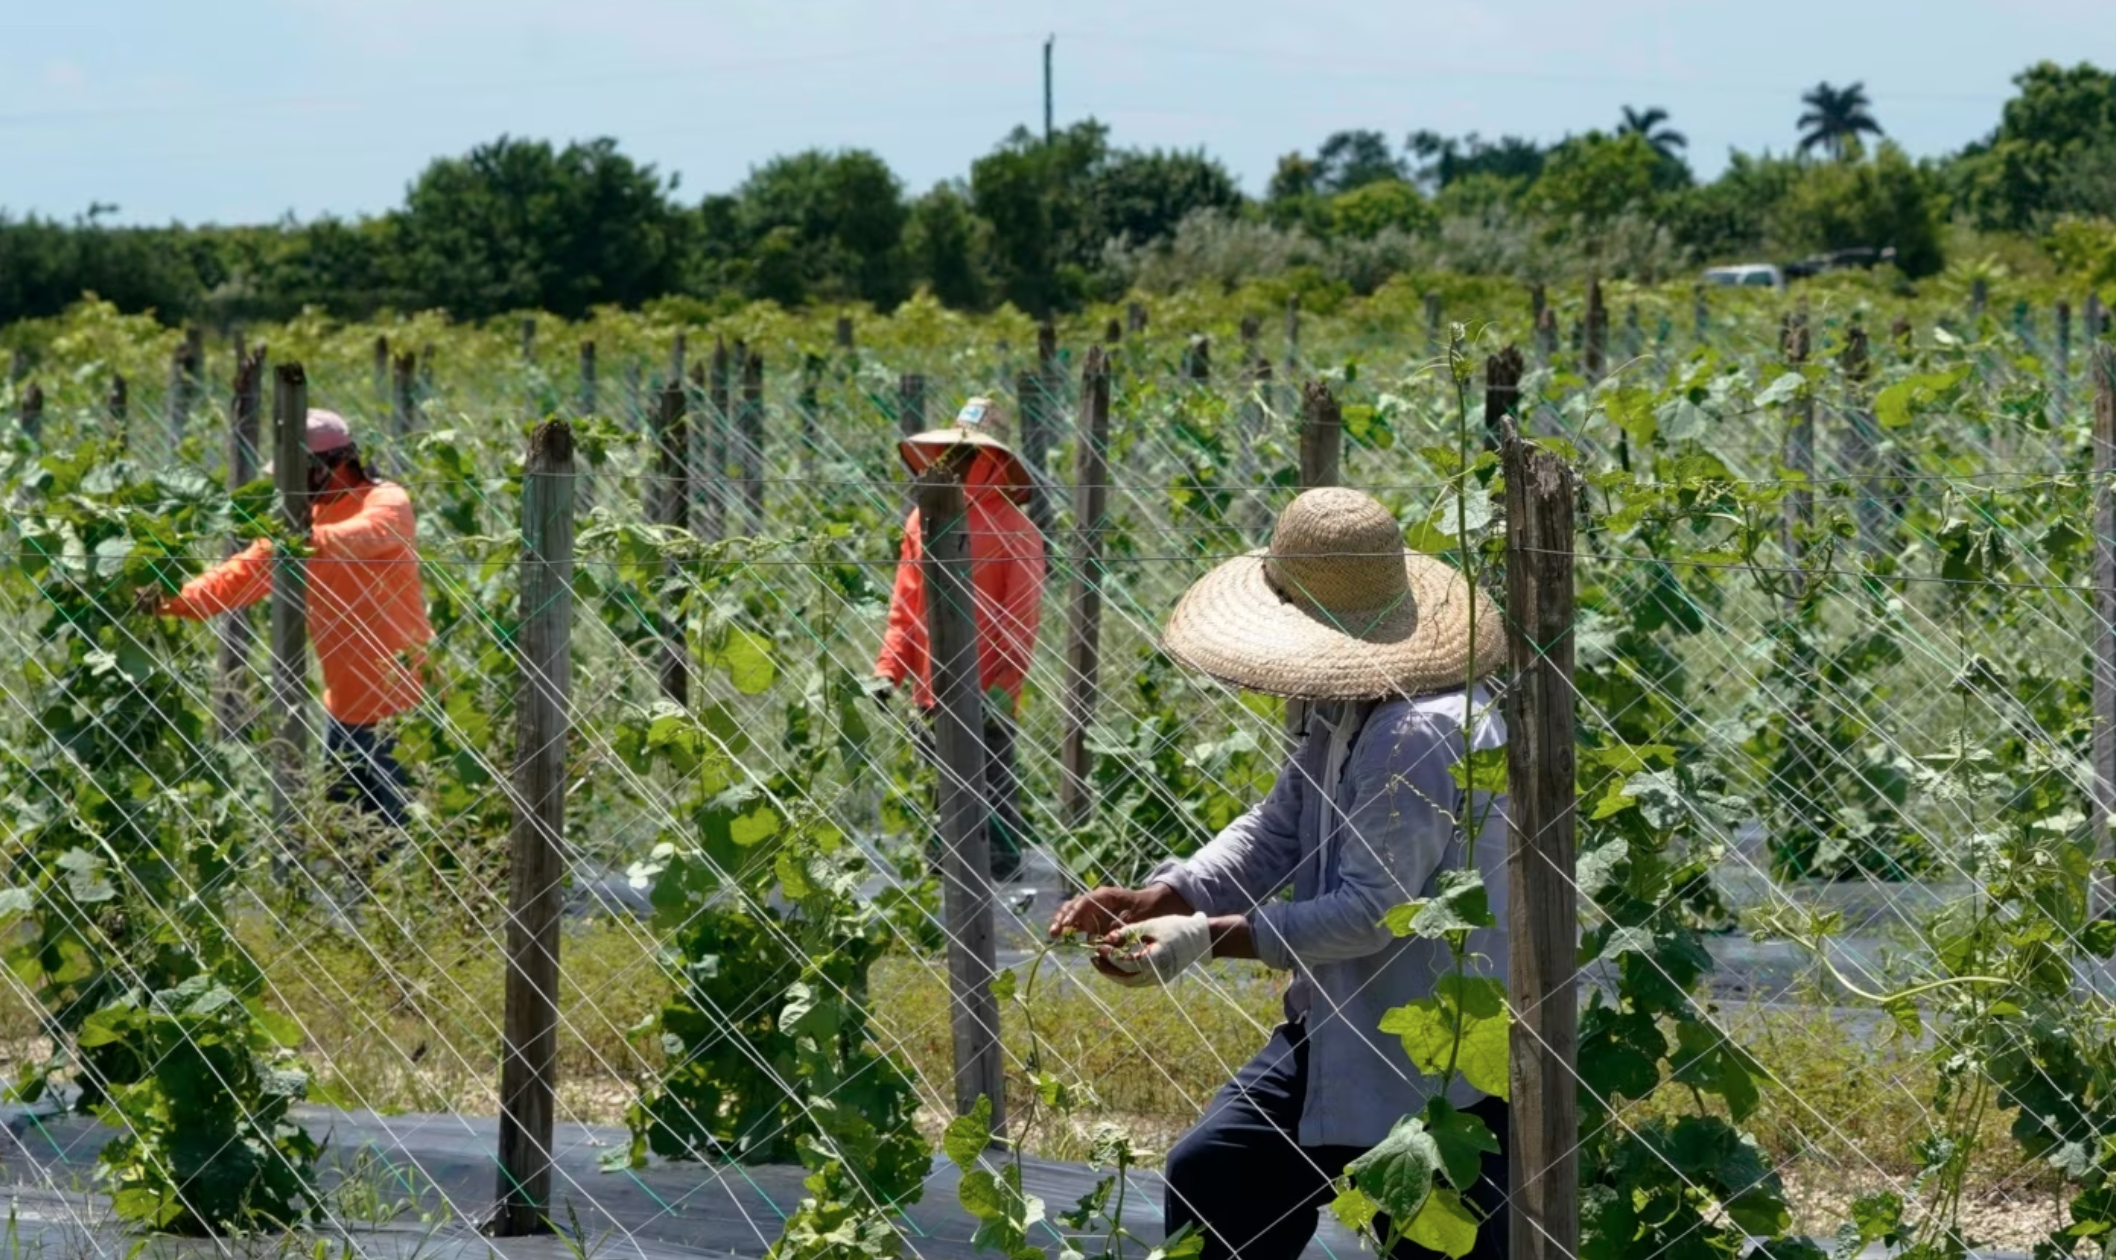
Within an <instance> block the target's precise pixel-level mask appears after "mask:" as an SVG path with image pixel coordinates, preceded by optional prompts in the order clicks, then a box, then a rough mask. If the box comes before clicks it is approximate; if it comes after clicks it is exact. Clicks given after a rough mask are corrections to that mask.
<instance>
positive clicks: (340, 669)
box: [158, 410, 433, 826]
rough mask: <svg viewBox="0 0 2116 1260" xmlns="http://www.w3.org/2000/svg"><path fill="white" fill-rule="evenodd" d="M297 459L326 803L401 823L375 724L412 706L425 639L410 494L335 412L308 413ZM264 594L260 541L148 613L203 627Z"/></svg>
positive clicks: (393, 779) (395, 782) (266, 569)
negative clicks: (302, 476)
mask: <svg viewBox="0 0 2116 1260" xmlns="http://www.w3.org/2000/svg"><path fill="white" fill-rule="evenodd" d="M308 452H309V459H308V483H309V492H310V494H311V495H312V496H313V497H312V498H311V500H310V514H311V515H310V522H311V525H310V531H309V538H310V543H311V549H310V553H309V558H308V563H307V565H306V573H307V578H308V623H309V639H310V641H311V642H313V643H314V644H315V645H316V655H317V658H318V659H319V660H320V661H321V662H322V665H323V708H324V713H325V715H326V716H327V718H328V722H327V724H326V728H325V737H324V749H325V751H326V753H327V754H328V755H329V756H330V758H331V759H332V761H333V762H334V763H335V765H336V769H337V772H338V778H337V780H336V782H334V783H333V785H332V787H331V799H333V800H341V801H342V800H350V801H353V802H355V803H357V804H358V805H359V806H360V807H361V808H362V809H365V810H367V811H368V812H370V813H372V814H374V815H376V816H378V817H380V818H381V819H383V820H384V821H386V822H388V823H389V824H390V825H391V826H402V825H403V823H404V793H405V788H406V780H405V776H404V771H403V768H402V767H400V766H399V765H398V764H397V760H396V757H395V755H394V753H393V744H394V741H393V740H392V739H391V738H390V736H389V735H388V734H387V733H385V731H384V729H383V723H384V722H386V721H387V720H388V719H390V718H393V717H395V716H397V715H398V714H401V713H404V712H406V711H407V710H409V709H411V708H412V707H413V706H414V705H416V704H418V702H419V699H420V695H421V692H422V689H423V688H422V684H421V680H420V675H421V674H422V673H423V671H424V666H425V657H426V645H427V643H428V642H430V641H431V640H432V639H433V626H432V625H431V624H429V623H428V621H427V619H426V601H425V598H424V596H423V595H421V593H420V590H419V554H418V551H417V550H416V549H415V547H414V546H413V541H414V534H415V529H414V524H413V519H412V510H411V499H410V497H409V496H407V495H406V494H405V493H404V488H403V487H402V486H400V485H398V484H396V483H395V482H393V481H380V480H377V479H376V478H375V477H374V475H373V474H372V473H370V472H369V471H368V469H367V467H366V465H364V464H363V463H361V461H360V448H359V447H358V445H356V444H355V443H354V441H353V435H352V431H351V429H350V428H348V427H347V425H346V423H345V419H344V418H343V417H342V416H339V415H338V414H337V413H335V412H330V411H318V410H312V411H310V412H309V414H308ZM271 593H272V542H271V540H270V539H268V538H260V539H258V540H257V541H256V542H254V543H252V544H251V545H250V546H249V547H248V548H247V549H245V550H244V551H242V552H239V553H238V554H236V555H234V556H232V557H230V558H229V559H228V560H226V561H224V562H222V563H221V564H220V565H218V566H216V567H215V568H213V569H211V570H208V571H207V572H205V573H202V574H200V575H198V576H197V577H195V578H193V579H191V580H190V581H189V582H186V583H185V584H184V587H183V589H182V590H180V591H178V592H177V593H176V595H174V596H172V597H170V598H169V599H167V600H163V601H161V602H160V603H159V604H158V611H160V612H161V613H163V614H165V615H167V616H171V617H189V618H194V619H198V620H203V619H205V618H207V617H212V616H216V615H218V614H220V613H225V612H231V611H233V610H235V609H238V608H246V607H248V606H250V605H251V604H255V603H257V602H258V601H260V600H262V599H264V598H265V597H266V596H268V595H270V594H271Z"/></svg>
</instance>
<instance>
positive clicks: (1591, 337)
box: [1580, 279, 1609, 385]
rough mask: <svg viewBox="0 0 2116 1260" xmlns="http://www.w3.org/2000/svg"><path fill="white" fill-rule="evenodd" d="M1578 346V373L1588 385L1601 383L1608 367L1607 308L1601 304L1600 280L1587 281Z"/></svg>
mask: <svg viewBox="0 0 2116 1260" xmlns="http://www.w3.org/2000/svg"><path fill="white" fill-rule="evenodd" d="M1583 332H1584V336H1583V338H1582V341H1581V346H1580V375H1582V376H1584V377H1586V378H1587V383H1588V384H1589V385H1598V384H1600V383H1601V380H1602V374H1603V373H1604V372H1606V371H1607V370H1608V367H1609V308H1607V307H1605V306H1603V305H1602V282H1601V281H1600V280H1599V279H1594V280H1589V281H1588V282H1587V317H1586V323H1585V325H1584V329H1583Z"/></svg>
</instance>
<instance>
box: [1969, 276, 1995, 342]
mask: <svg viewBox="0 0 2116 1260" xmlns="http://www.w3.org/2000/svg"><path fill="white" fill-rule="evenodd" d="M1990 304H1991V282H1990V281H1989V280H1986V279H1985V278H1984V277H1982V276H1977V277H1975V278H1974V279H1972V280H1970V282H1969V335H1970V336H1972V337H1980V336H1982V335H1983V333H1984V309H1985V308H1986V307H1988V306H1989V305H1990Z"/></svg>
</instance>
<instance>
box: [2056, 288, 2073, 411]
mask: <svg viewBox="0 0 2116 1260" xmlns="http://www.w3.org/2000/svg"><path fill="white" fill-rule="evenodd" d="M2056 376H2057V388H2058V391H2059V397H2060V399H2062V398H2063V397H2064V395H2065V393H2066V386H2067V384H2068V383H2069V382H2070V380H2071V378H2072V304H2071V303H2070V302H2067V301H2065V300H2064V299H2063V298H2059V299H2058V300H2057V372H2056Z"/></svg>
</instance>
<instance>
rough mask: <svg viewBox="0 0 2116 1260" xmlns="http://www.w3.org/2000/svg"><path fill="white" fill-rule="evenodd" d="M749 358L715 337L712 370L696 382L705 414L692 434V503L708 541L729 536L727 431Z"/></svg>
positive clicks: (738, 345)
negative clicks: (703, 403) (743, 361)
mask: <svg viewBox="0 0 2116 1260" xmlns="http://www.w3.org/2000/svg"><path fill="white" fill-rule="evenodd" d="M747 356H748V350H747V348H746V347H744V346H743V344H742V343H741V342H739V341H738V342H736V343H735V345H734V348H733V349H732V350H730V349H729V347H728V344H727V341H726V340H725V339H724V338H721V337H715V338H713V358H712V368H711V370H710V372H709V373H708V374H707V375H706V377H705V379H704V380H703V381H697V382H693V383H694V384H697V385H700V386H702V387H703V390H704V393H705V410H704V413H703V414H702V415H701V416H700V417H699V420H700V423H699V424H697V425H695V426H693V428H692V430H691V469H692V473H693V477H692V481H691V500H692V502H693V504H695V507H694V509H693V510H694V511H695V512H697V514H698V515H699V516H700V517H701V518H702V520H703V524H702V525H701V526H700V532H701V533H703V534H704V535H705V536H706V537H707V538H723V537H725V536H726V535H727V466H728V463H729V460H728V430H729V429H731V428H732V427H733V420H734V418H735V401H734V398H735V390H736V389H738V388H740V381H739V379H738V378H739V376H740V373H741V362H742V360H743V359H744V358H746V357H747Z"/></svg>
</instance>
